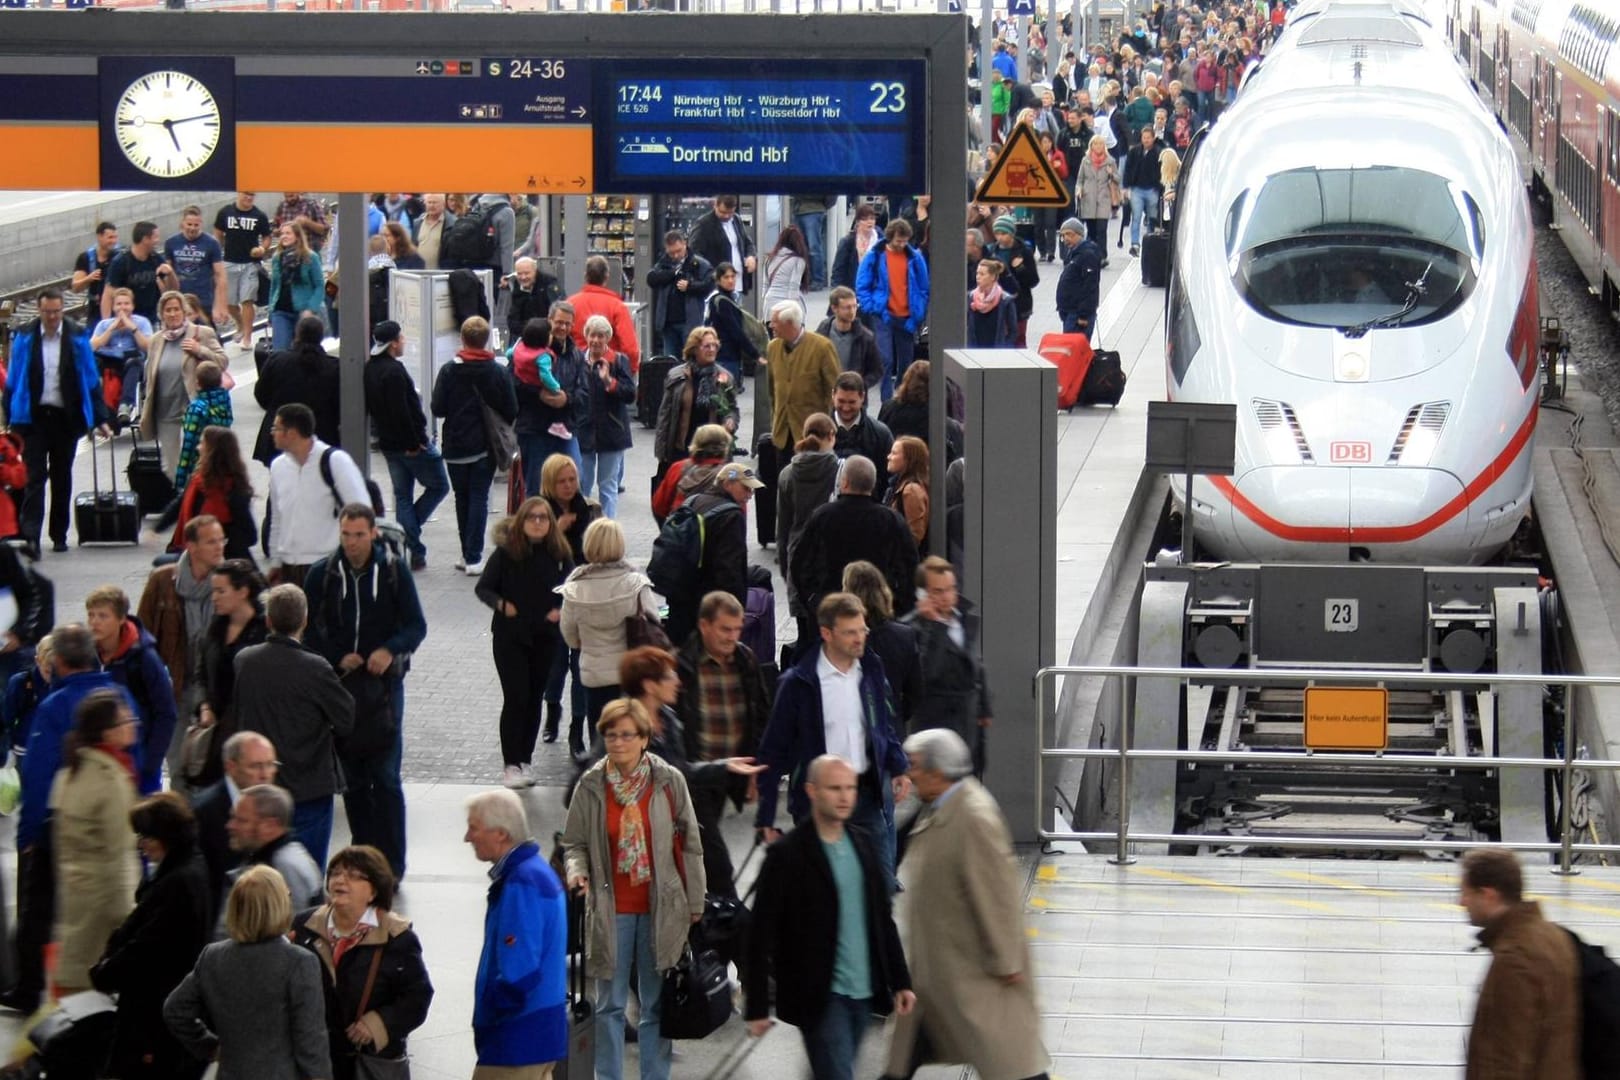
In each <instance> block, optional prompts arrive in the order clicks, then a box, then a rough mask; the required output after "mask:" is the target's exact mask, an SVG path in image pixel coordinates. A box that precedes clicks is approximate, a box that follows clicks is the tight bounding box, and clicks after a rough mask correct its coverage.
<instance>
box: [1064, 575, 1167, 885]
mask: <svg viewBox="0 0 1620 1080" xmlns="http://www.w3.org/2000/svg"><path fill="white" fill-rule="evenodd" d="M1140 611H1141V616H1140V620H1139V622H1138V625H1137V637H1136V663H1137V665H1138V666H1140V667H1180V666H1181V664H1182V660H1183V658H1184V653H1183V646H1182V641H1183V638H1182V626H1183V618H1184V616H1185V614H1186V611H1187V583H1186V582H1185V581H1148V582H1144V583H1143V585H1142V601H1141V607H1140ZM1181 685H1182V684H1181V680H1180V679H1138V680H1137V682H1136V701H1135V707H1134V709H1133V711H1132V713H1131V746H1132V747H1133V748H1134V749H1137V750H1174V749H1176V748H1177V747H1178V746H1179V745H1180V743H1179V741H1178V740H1179V739H1180V735H1181V733H1180V730H1179V728H1180V719H1179V718H1180V716H1181V711H1182V705H1181ZM1119 735H1120V733H1119V732H1115V733H1114V740H1113V741H1112V742H1111V743H1110V744H1109V745H1111V746H1113V747H1116V748H1117V747H1118V746H1119ZM1091 764H1095V763H1088V766H1087V767H1088V768H1089V767H1090V765H1091ZM1130 770H1131V782H1130V787H1129V790H1130V805H1129V806H1128V807H1125V806H1121V807H1119V812H1120V813H1122V814H1123V813H1126V812H1129V813H1130V815H1131V831H1132V832H1153V833H1168V832H1171V831H1173V830H1174V829H1175V824H1176V763H1175V762H1173V761H1133V762H1132V763H1131V764H1130ZM1115 782H1117V777H1116V778H1114V779H1111V780H1110V782H1109V790H1110V791H1112V790H1114V783H1115ZM1137 851H1138V853H1141V852H1146V853H1148V854H1152V855H1165V854H1168V852H1167V850H1166V848H1165V846H1164V845H1162V844H1159V845H1146V846H1144V845H1141V844H1138V845H1137ZM1121 854H1124V853H1123V852H1121Z"/></svg>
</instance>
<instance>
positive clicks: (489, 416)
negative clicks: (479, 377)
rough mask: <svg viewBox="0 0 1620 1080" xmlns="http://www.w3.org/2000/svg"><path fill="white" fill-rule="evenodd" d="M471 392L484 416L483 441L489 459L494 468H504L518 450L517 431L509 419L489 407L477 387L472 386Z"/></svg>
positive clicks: (480, 412)
mask: <svg viewBox="0 0 1620 1080" xmlns="http://www.w3.org/2000/svg"><path fill="white" fill-rule="evenodd" d="M473 393H475V394H478V410H479V415H481V416H482V417H483V418H484V442H485V443H486V444H487V445H488V447H489V457H490V461H491V463H492V464H494V466H495V468H497V469H501V468H504V467H505V466H506V464H507V463H508V462H510V461H511V460H512V457H513V456H514V455H515V454H516V453H517V451H518V441H517V431H516V430H515V429H514V428H513V427H512V422H511V421H510V420H508V419H507V418H506V417H504V416H502V415H501V414H500V413H498V412H496V411H495V410H494V409H492V408H490V406H489V402H487V401H485V400H484V395H483V394H481V393H479V392H478V389H477V387H474V388H473Z"/></svg>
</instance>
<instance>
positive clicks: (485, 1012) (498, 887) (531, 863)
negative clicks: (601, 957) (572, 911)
mask: <svg viewBox="0 0 1620 1080" xmlns="http://www.w3.org/2000/svg"><path fill="white" fill-rule="evenodd" d="M528 837H529V827H528V821H527V819H526V818H525V817H524V814H523V802H522V800H520V799H519V798H518V797H517V795H516V793H514V792H511V791H507V790H506V789H504V788H494V789H492V790H489V791H481V792H479V793H478V794H477V795H474V796H473V797H472V798H470V799H468V800H467V835H466V840H467V843H469V844H471V845H472V849H473V854H474V855H476V856H478V859H479V861H480V862H487V863H493V864H494V865H493V866H491V867H490V871H489V877H490V882H491V884H490V886H489V907H488V909H487V910H486V911H485V913H484V951H483V953H482V955H480V956H479V958H478V978H477V982H476V983H475V985H474V991H473V993H474V997H473V1045H474V1046H475V1047H476V1048H477V1051H478V1065H479V1069H480V1070H482V1069H484V1068H489V1069H492V1070H497V1071H499V1072H501V1073H502V1074H504V1073H505V1072H507V1071H508V1070H510V1071H511V1072H512V1074H513V1075H519V1074H520V1073H519V1070H522V1069H524V1068H525V1067H532V1066H545V1065H549V1064H550V1063H552V1062H555V1061H561V1060H562V1059H564V1058H565V1057H567V1056H568V951H567V950H568V901H567V897H566V896H565V895H564V893H563V887H562V882H560V881H558V880H557V874H556V872H555V871H553V870H552V869H551V865H550V864H549V863H547V862H546V860H545V859H542V858H541V857H540V847H539V845H538V844H536V843H535V842H534V841H533V840H530V839H529V838H528ZM580 962H581V963H583V962H584V958H583V957H581V960H580ZM475 1075H477V1072H476V1071H475ZM491 1075H494V1073H491ZM522 1075H528V1074H527V1072H523V1073H522ZM540 1075H550V1074H549V1073H546V1072H544V1071H541V1073H540Z"/></svg>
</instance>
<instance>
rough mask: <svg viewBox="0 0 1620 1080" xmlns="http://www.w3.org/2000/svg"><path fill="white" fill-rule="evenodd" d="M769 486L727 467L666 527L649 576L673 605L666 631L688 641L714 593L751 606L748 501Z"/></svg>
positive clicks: (748, 472)
mask: <svg viewBox="0 0 1620 1080" xmlns="http://www.w3.org/2000/svg"><path fill="white" fill-rule="evenodd" d="M764 486H765V485H764V484H762V483H760V481H759V478H758V477H756V476H755V475H754V470H753V469H750V468H749V467H748V466H746V465H740V464H736V463H733V464H730V465H724V466H722V467H721V468H720V471H719V472H717V473H715V475H714V480H713V481H712V482H711V483H710V485H709V486H708V487H707V488H705V489H704V490H703V491H702V492H700V493H699V494H697V495H694V496H693V497H692V498H691V499H689V500H687V501H686V502H684V503H682V504H681V505H680V507H679V508H677V509H676V511H675V512H674V513H673V514H671V515H670V516H669V520H667V521H665V522H664V527H663V529H662V531H660V532H659V534H658V539H657V540H654V541H653V554H652V558H651V560H649V561H648V563H647V576H648V577H649V578H650V579H651V580H652V583H653V588H654V589H657V590H658V593H659V595H661V596H662V597H663V598H664V599H665V600H667V601H669V617H668V618H667V619H666V620H665V630H666V632H667V633H668V634H669V640H671V641H674V642H684V641H685V640H686V639H687V638H688V637H690V636H691V635H692V631H693V630H694V629H696V628H697V624H698V606H699V604H701V603H702V600H703V598H704V597H705V596H706V595H708V594H709V593H711V592H716V591H722V592H728V593H730V594H731V595H732V596H734V597H736V599H737V602H738V603H739V604H743V605H746V604H747V603H748V500H749V499H750V498H752V497H753V494H754V492H755V491H757V490H758V489H760V488H762V487H764Z"/></svg>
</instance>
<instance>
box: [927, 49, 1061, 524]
mask: <svg viewBox="0 0 1620 1080" xmlns="http://www.w3.org/2000/svg"><path fill="white" fill-rule="evenodd" d="M957 34H958V36H959V44H958V46H957V49H956V55H957V56H962V55H965V53H966V52H967V20H966V19H963V20H962V21H961V22H960V23H959V24H958V30H957ZM942 51H943V52H944V53H945V54H946V55H949V54H950V47H949V46H947V47H946V48H945V49H944V50H942ZM988 65H989V54H988V53H986V54H985V56H984V59H983V60H982V61H981V75H982V73H983V71H987V70H989V67H988ZM928 81H929V93H930V97H931V100H930V102H929V109H930V112H929V118H930V119H929V128H930V138H929V140H928V191H929V193H930V194H931V195H933V200H932V202H930V203H929V206H928V213H929V217H930V219H931V220H932V221H933V224H932V225H931V226H929V249H930V250H931V251H933V252H934V253H936V256H937V257H936V258H934V259H932V260H931V263H930V267H929V269H930V271H931V274H930V277H931V280H930V282H929V286H930V287H929V299H928V307H929V310H928V341H929V360H930V362H931V363H932V372H933V375H934V379H933V382H934V384H935V385H934V388H933V392H932V393H931V394H930V395H929V401H928V413H929V416H928V445H929V446H931V447H934V448H935V449H934V453H935V454H936V455H937V459H938V460H937V463H936V464H935V465H934V467H933V468H932V469H930V470H929V485H928V498H929V505H930V513H929V519H930V520H929V523H928V535H929V537H930V538H931V541H932V543H931V546H932V547H933V549H934V551H935V552H936V553H937V554H941V555H943V554H944V553H945V385H944V382H943V381H942V380H941V379H940V378H939V376H940V374H941V373H942V372H943V370H944V368H945V364H944V363H943V361H944V358H945V349H946V348H949V347H954V346H955V345H957V344H959V343H961V342H963V341H966V340H967V291H968V282H967V260H966V259H965V258H963V257H962V254H961V252H962V236H963V234H964V233H965V232H966V231H967V198H968V193H967V192H966V191H965V190H964V189H965V188H966V186H967V180H966V176H965V171H964V170H965V169H966V167H967V162H966V160H965V158H966V148H967V83H966V82H965V81H964V80H962V79H930V80H928ZM985 85H988V84H985ZM984 114H985V116H986V117H987V118H988V117H989V115H990V104H989V101H988V99H987V100H986V101H985V109H984ZM953 189H954V190H953ZM1053 401H1054V402H1055V401H1056V398H1054V399H1053ZM1054 407H1055V406H1054Z"/></svg>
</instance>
